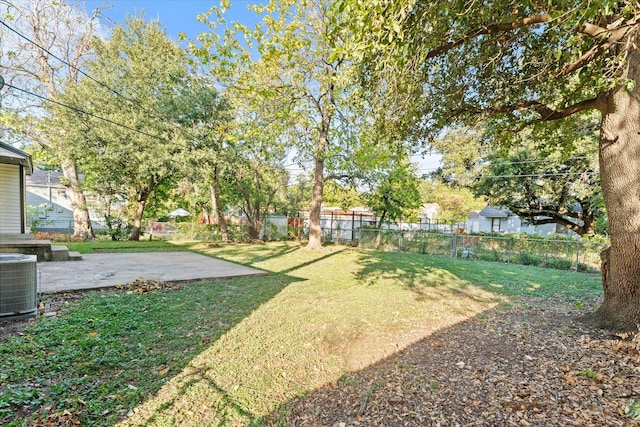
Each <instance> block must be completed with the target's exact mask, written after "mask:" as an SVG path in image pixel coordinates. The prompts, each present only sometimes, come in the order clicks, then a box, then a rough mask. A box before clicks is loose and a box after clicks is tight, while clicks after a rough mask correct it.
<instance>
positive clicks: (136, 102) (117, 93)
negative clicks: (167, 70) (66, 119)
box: [0, 20, 198, 139]
mask: <svg viewBox="0 0 640 427" xmlns="http://www.w3.org/2000/svg"><path fill="white" fill-rule="evenodd" d="M0 24H2V25H3V26H4V27H6V28H7V29H8V30H9V31H11V32H13V33H14V34H16V35H17V36H18V37H21V38H22V39H24V40H26V41H27V42H29V43H31V44H33V45H34V46H36V47H37V48H38V49H40V50H42V51H44V52H46V53H47V54H48V55H50V56H51V57H52V58H54V59H57V60H58V61H60V62H62V63H63V64H65V65H66V66H67V67H69V68H72V69H73V70H75V71H77V72H78V73H80V74H82V75H83V76H85V77H87V78H88V79H90V80H91V81H93V82H95V83H97V84H98V85H100V86H102V87H104V88H105V89H107V90H108V91H110V92H111V93H113V94H114V95H116V97H119V98H122V99H124V100H125V101H127V102H129V103H130V104H134V105H135V106H136V107H138V108H140V110H142V111H144V112H145V113H147V114H148V115H149V116H151V117H153V118H155V119H157V120H160V121H163V122H164V121H166V118H163V117H160V116H158V115H156V114H154V113H153V112H152V111H150V110H148V109H146V108H145V107H144V106H143V105H142V104H141V103H140V102H139V101H138V100H135V99H131V98H129V97H127V96H124V95H123V94H121V93H120V92H118V91H117V90H115V89H113V88H111V87H110V86H109V85H107V84H106V83H103V82H101V81H99V80H97V79H95V78H94V77H92V76H91V75H89V74H87V73H86V72H84V71H83V70H81V69H80V68H78V67H76V66H74V65H73V64H70V63H69V62H67V61H65V60H64V59H62V58H60V57H59V56H57V55H55V54H54V53H52V52H51V51H50V50H48V49H47V48H45V47H44V46H42V45H40V44H39V43H37V42H35V41H33V40H31V39H30V38H29V37H27V36H25V35H24V34H22V33H21V32H19V31H18V30H16V29H14V28H12V27H10V26H9V25H7V24H6V23H5V22H4V21H3V20H0ZM14 88H15V87H14ZM15 89H18V90H21V89H19V88H15ZM22 91H23V92H24V90H22ZM32 95H34V96H37V97H40V96H39V95H37V94H33V93H32ZM42 99H44V98H42ZM46 100H47V101H49V102H53V103H58V102H56V101H53V100H50V99H46ZM58 104H59V103H58ZM60 105H62V104H60ZM66 107H68V106H66ZM69 108H71V109H73V108H74V107H69ZM85 114H89V115H92V114H91V113H87V112H85ZM103 120H106V119H104V118H103ZM114 124H117V123H114ZM172 125H173V126H174V127H178V125H177V124H176V123H173V122H172ZM120 126H124V125H120ZM124 127H126V126H124ZM180 130H181V131H183V132H185V133H186V134H187V135H189V136H190V137H191V138H193V139H198V138H197V137H195V136H194V135H192V134H191V133H190V132H188V131H187V130H186V129H184V128H180ZM142 133H144V132H142ZM156 138H160V137H156Z"/></svg>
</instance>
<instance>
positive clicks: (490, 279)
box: [357, 251, 602, 300]
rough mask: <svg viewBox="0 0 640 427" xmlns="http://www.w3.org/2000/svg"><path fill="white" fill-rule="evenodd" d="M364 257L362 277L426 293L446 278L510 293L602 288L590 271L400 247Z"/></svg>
mask: <svg viewBox="0 0 640 427" xmlns="http://www.w3.org/2000/svg"><path fill="white" fill-rule="evenodd" d="M361 259H362V264H363V266H364V268H363V269H362V271H360V272H359V273H358V275H357V279H358V280H362V281H364V282H365V283H369V284H371V283H376V282H378V281H380V280H383V279H396V280H397V281H398V282H401V283H403V284H404V285H405V286H407V288H408V289H411V290H412V291H413V292H415V293H416V294H417V295H419V296H422V297H429V294H432V295H437V289H438V286H440V285H441V284H443V283H455V284H456V286H457V287H458V289H459V290H460V291H463V290H464V289H465V288H466V287H467V286H469V285H471V284H473V285H474V286H478V287H480V288H482V289H484V290H486V291H489V292H492V293H495V294H497V295H503V296H507V297H519V296H527V297H530V296H533V297H541V298H554V297H560V298H568V299H574V300H583V299H589V298H594V297H599V296H600V294H601V292H602V291H601V290H602V286H601V282H600V280H599V277H598V276H597V275H593V274H587V273H575V272H571V271H563V270H553V269H548V268H543V267H533V266H524V265H518V264H505V263H500V262H489V261H469V260H461V259H452V258H448V257H438V256H428V255H421V254H415V253H400V252H393V253H388V252H385V253H381V252H377V251H363V252H362V256H361Z"/></svg>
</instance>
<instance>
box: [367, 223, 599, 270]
mask: <svg viewBox="0 0 640 427" xmlns="http://www.w3.org/2000/svg"><path fill="white" fill-rule="evenodd" d="M360 234H361V238H360V240H359V244H358V245H359V247H362V248H370V249H379V250H384V251H402V252H417V253H423V254H430V255H439V256H449V257H453V258H463V259H469V260H482V261H494V262H506V263H514V264H524V265H537V266H542V267H549V268H556V269H560V270H574V271H581V272H599V271H600V252H602V250H604V249H605V248H606V247H607V246H608V243H607V242H587V241H582V240H555V239H540V238H534V237H512V236H491V235H482V236H480V235H478V236H476V235H466V234H456V233H453V234H445V233H433V232H428V231H427V232H425V231H421V230H418V231H395V230H373V229H369V230H367V229H363V230H361V231H360Z"/></svg>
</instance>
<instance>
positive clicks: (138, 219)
mask: <svg viewBox="0 0 640 427" xmlns="http://www.w3.org/2000/svg"><path fill="white" fill-rule="evenodd" d="M146 204H147V199H146V198H140V197H138V202H137V205H136V215H135V217H134V218H133V228H132V229H131V237H130V238H129V240H133V241H135V242H137V241H139V240H140V230H141V228H142V215H143V214H144V207H145V205H146Z"/></svg>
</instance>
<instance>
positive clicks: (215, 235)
mask: <svg viewBox="0 0 640 427" xmlns="http://www.w3.org/2000/svg"><path fill="white" fill-rule="evenodd" d="M308 221H309V220H308V218H305V217H303V216H277V215H269V216H267V217H266V219H265V221H264V225H263V229H262V232H261V236H260V237H261V238H262V239H264V240H282V239H302V238H306V237H307V236H308V232H309V223H308ZM377 221H378V219H377V218H375V217H372V216H370V215H365V214H355V213H352V214H349V215H333V214H331V215H323V216H322V218H321V229H322V238H323V240H324V241H325V242H327V243H328V242H332V243H337V244H350V245H353V246H358V247H362V248H375V249H378V250H384V251H401V252H417V253H423V254H430V255H439V256H448V257H454V258H464V259H469V260H483V261H497V262H506V263H515V264H525V265H539V266H545V267H551V268H557V269H563V270H574V271H590V272H597V271H599V266H600V252H601V251H602V250H603V249H604V248H605V247H606V246H607V245H608V244H607V243H606V242H597V243H596V242H588V241H582V240H574V239H571V240H569V239H567V240H562V239H541V238H535V237H514V236H494V235H468V234H459V233H456V232H455V231H456V230H457V229H458V224H456V223H451V222H440V221H423V222H414V223H410V222H400V223H397V224H393V223H385V224H384V225H383V228H382V229H378V228H375V227H376V226H377V224H378V222H377ZM93 225H94V227H95V228H97V229H98V230H104V224H103V223H102V224H101V223H100V222H97V221H96V222H93ZM96 226H97V227H96ZM160 226H161V227H160ZM95 228H94V229H95ZM154 229H155V232H154ZM98 230H96V231H98ZM42 231H58V232H63V233H65V232H66V233H73V221H64V223H62V222H61V223H60V224H47V225H46V226H44V227H42ZM229 231H230V233H231V235H232V236H231V237H232V239H233V240H240V241H242V240H248V233H247V230H246V225H243V223H242V221H241V219H238V218H236V219H234V221H230V222H229ZM145 232H146V233H147V234H150V235H154V234H155V233H158V234H170V235H173V236H176V237H182V238H189V239H198V240H216V239H219V238H220V233H219V230H218V229H217V227H216V226H212V225H207V224H197V223H194V222H183V223H180V222H179V223H150V224H149V225H148V227H147V228H146V230H145Z"/></svg>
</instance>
